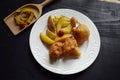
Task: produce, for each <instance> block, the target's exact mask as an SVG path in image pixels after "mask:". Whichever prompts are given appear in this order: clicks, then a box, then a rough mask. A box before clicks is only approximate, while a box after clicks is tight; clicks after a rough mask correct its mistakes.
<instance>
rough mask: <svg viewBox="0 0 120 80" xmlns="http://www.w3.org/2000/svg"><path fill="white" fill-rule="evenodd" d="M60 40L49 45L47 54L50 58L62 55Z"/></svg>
mask: <svg viewBox="0 0 120 80" xmlns="http://www.w3.org/2000/svg"><path fill="white" fill-rule="evenodd" d="M62 46H63V43H62V42H55V43H54V44H53V45H51V47H50V50H49V54H50V57H51V58H54V59H58V58H60V56H61V55H62V53H63V51H62Z"/></svg>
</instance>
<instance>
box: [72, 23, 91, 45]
mask: <svg viewBox="0 0 120 80" xmlns="http://www.w3.org/2000/svg"><path fill="white" fill-rule="evenodd" d="M89 35H90V31H89V29H88V28H87V26H86V25H85V24H80V25H79V26H78V27H74V28H73V36H74V37H75V39H76V40H77V43H78V45H81V44H83V43H84V42H85V41H86V40H88V38H89Z"/></svg>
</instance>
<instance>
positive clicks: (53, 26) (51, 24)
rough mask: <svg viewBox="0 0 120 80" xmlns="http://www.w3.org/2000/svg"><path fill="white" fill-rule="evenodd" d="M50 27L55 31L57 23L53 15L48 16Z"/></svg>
mask: <svg viewBox="0 0 120 80" xmlns="http://www.w3.org/2000/svg"><path fill="white" fill-rule="evenodd" d="M48 29H49V30H50V31H52V32H55V23H54V21H53V18H52V17H51V16H49V17H48Z"/></svg>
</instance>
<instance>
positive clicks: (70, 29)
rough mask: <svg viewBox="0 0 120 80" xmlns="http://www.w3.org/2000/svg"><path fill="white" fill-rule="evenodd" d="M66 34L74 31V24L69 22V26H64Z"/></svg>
mask: <svg viewBox="0 0 120 80" xmlns="http://www.w3.org/2000/svg"><path fill="white" fill-rule="evenodd" d="M61 30H63V32H64V34H70V33H71V32H72V26H71V25H70V24H69V25H68V26H67V27H65V28H62V29H61Z"/></svg>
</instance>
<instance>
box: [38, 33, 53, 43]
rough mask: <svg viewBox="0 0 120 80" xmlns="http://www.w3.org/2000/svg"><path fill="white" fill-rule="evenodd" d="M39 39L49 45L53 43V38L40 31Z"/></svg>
mask: <svg viewBox="0 0 120 80" xmlns="http://www.w3.org/2000/svg"><path fill="white" fill-rule="evenodd" d="M40 39H41V40H42V41H43V42H44V43H46V44H48V45H51V44H53V43H54V42H55V41H54V40H52V39H50V38H49V37H48V36H46V35H45V34H43V33H40Z"/></svg>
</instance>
